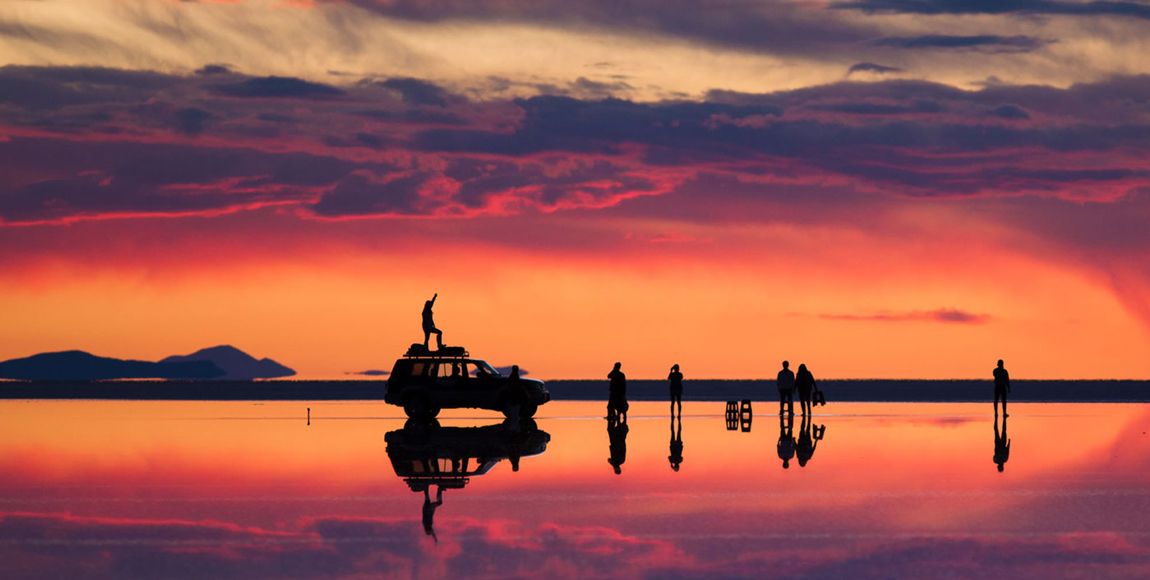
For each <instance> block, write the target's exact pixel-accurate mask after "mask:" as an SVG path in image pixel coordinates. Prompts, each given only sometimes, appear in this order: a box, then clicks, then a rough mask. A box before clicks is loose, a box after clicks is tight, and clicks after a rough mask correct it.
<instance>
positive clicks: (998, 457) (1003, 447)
mask: <svg viewBox="0 0 1150 580" xmlns="http://www.w3.org/2000/svg"><path fill="white" fill-rule="evenodd" d="M1009 459H1010V439H1009V438H1008V437H1007V436H1006V413H1005V412H1003V414H1002V434H1001V435H1000V434H999V433H998V417H997V416H995V417H994V462H995V463H997V464H998V471H999V473H1001V472H1002V470H1003V469H1006V462H1007V460H1009Z"/></svg>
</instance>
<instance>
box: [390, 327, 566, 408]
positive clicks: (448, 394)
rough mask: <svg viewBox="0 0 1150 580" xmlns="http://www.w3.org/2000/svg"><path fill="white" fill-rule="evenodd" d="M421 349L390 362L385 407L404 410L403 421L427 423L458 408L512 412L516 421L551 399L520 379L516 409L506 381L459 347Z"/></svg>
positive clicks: (540, 386)
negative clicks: (516, 415)
mask: <svg viewBox="0 0 1150 580" xmlns="http://www.w3.org/2000/svg"><path fill="white" fill-rule="evenodd" d="M417 347H420V348H417ZM422 347H423V345H421V344H419V345H412V348H411V349H410V350H408V352H407V354H406V355H404V357H403V358H401V359H399V360H397V361H395V366H394V367H392V369H391V375H390V376H389V377H388V379H387V390H386V392H385V393H384V395H383V400H384V402H386V403H389V404H392V405H399V406H401V407H403V410H404V412H405V413H407V416H408V417H412V418H418V419H430V418H433V417H435V416H436V415H438V414H439V411H440V409H460V408H472V409H490V410H492V411H499V412H501V413H503V414H504V415H505V416H507V417H511V416H512V414H513V413H514V412H515V410H516V409H515V407H518V413H519V416H520V417H533V416H534V415H535V411H536V410H537V409H538V408H539V405H542V404H543V403H546V402H547V401H550V400H551V393H549V392H547V389H546V388H545V387H544V386H543V381H538V380H535V379H525V378H521V379H519V385H520V386H521V387H522V392H523V393H525V394H526V402H522V401H521V402H520V404H518V405H515V404H514V403H515V396H514V394H513V393H511V392H510V390H509V389H508V377H505V376H503V375H500V374H499V371H496V370H495V369H493V368H491V365H489V364H487V362H485V361H482V360H479V359H473V358H470V355H469V354H468V353H467V351H465V350H463V349H462V348H460V347H444V348H441V349H440V350H438V351H431V352H428V351H427V350H426V349H425V348H422Z"/></svg>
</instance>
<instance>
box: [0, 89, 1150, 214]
mask: <svg viewBox="0 0 1150 580" xmlns="http://www.w3.org/2000/svg"><path fill="white" fill-rule="evenodd" d="M226 78H227V80H228V82H226V83H223V84H221V82H220V76H218V75H201V74H190V75H187V76H177V75H160V74H155V73H146V74H145V73H125V72H121V71H114V70H107V69H89V68H80V69H73V68H63V69H53V68H44V67H5V68H3V69H0V86H2V85H4V84H5V83H8V86H13V87H24V88H23V89H21V90H18V91H15V92H11V93H0V98H7V99H8V101H9V106H8V107H5V108H2V109H0V123H3V124H4V125H5V126H7V127H9V128H10V129H9V131H8V133H9V134H8V135H7V139H6V141H4V142H0V153H3V157H0V221H2V222H3V223H6V224H33V223H65V222H70V221H76V220H84V219H107V218H122V217H141V216H186V215H199V216H204V215H219V214H224V213H231V212H236V211H243V210H247V209H255V208H261V207H267V206H273V205H274V206H283V207H285V208H290V209H292V210H293V213H294V214H295V215H298V216H301V217H304V218H307V217H317V218H321V219H345V218H365V217H438V218H465V217H474V216H480V215H510V214H517V213H524V212H535V211H541V212H552V211H560V210H566V209H574V208H604V207H611V206H614V205H617V204H619V203H621V202H622V201H624V200H629V199H634V198H637V197H643V196H653V195H659V194H662V193H666V192H669V191H672V190H673V189H674V188H676V187H677V186H678V185H679V184H682V183H684V182H686V181H687V180H689V179H692V178H694V177H696V176H698V175H700V174H701V173H710V174H714V175H726V176H729V177H737V178H739V179H743V180H745V181H747V182H753V183H756V184H758V185H757V187H758V188H759V189H760V191H762V192H763V193H762V194H763V195H766V194H767V193H766V192H767V191H768V189H769V186H778V185H782V184H818V185H821V186H833V185H846V184H849V185H851V186H852V187H855V188H857V189H859V190H862V191H869V192H883V193H884V194H898V195H903V196H910V197H944V198H948V197H971V196H1019V195H1040V196H1046V197H1051V196H1053V197H1059V198H1064V199H1074V200H1092V201H1111V200H1114V199H1118V198H1121V197H1122V196H1124V195H1127V194H1128V193H1129V192H1130V191H1134V190H1136V189H1137V188H1140V187H1146V186H1150V168H1146V167H1145V166H1144V164H1143V163H1141V162H1140V161H1139V159H1141V158H1143V157H1144V156H1146V155H1148V154H1150V124H1148V123H1147V122H1146V118H1147V117H1146V115H1147V114H1148V113H1150V96H1148V95H1150V77H1116V78H1112V79H1108V80H1106V81H1101V82H1097V83H1083V84H1078V85H1073V86H1071V87H1068V88H1065V89H1060V88H1055V87H1034V86H1013V85H993V86H987V87H984V88H982V89H979V90H975V91H966V90H960V89H956V88H954V87H950V86H947V85H941V84H937V83H928V82H923V81H911V80H884V81H879V82H871V83H856V82H839V83H833V84H829V85H821V86H815V87H808V88H803V89H797V90H789V91H776V92H768V93H740V92H735V91H720V90H715V91H710V92H708V93H707V94H706V95H705V96H704V98H703V99H702V100H699V101H679V100H676V101H661V102H653V103H641V102H633V101H629V100H624V99H618V98H575V97H571V96H566V97H563V96H537V97H532V98H526V99H512V100H500V99H494V100H488V101H472V100H468V99H465V98H463V97H459V96H456V95H453V94H450V93H446V92H444V91H445V89H442V88H441V87H437V86H436V85H433V84H431V83H423V82H413V80H412V79H406V80H404V82H403V83H402V84H399V85H396V84H394V83H393V84H392V87H391V88H389V87H387V86H381V85H379V84H375V83H370V82H369V83H362V82H361V83H352V84H350V85H347V86H345V87H343V88H339V89H334V88H332V87H328V86H327V85H318V84H314V83H307V82H305V81H300V80H298V79H286V77H255V78H253V77H244V76H243V75H240V74H236V73H229V74H228V75H227V76H226ZM269 79H272V81H271V82H268V80H269ZM392 80H395V79H392ZM387 82H391V81H384V83H385V84H386V83H387ZM589 82H591V81H589ZM21 83H23V84H21ZM584 84H585V85H586V87H585V88H586V89H588V90H590V89H592V88H595V87H593V86H592V85H590V84H588V83H584ZM29 87H33V88H34V90H33V89H30V88H29ZM220 87H231V88H227V89H223V90H221V88H220ZM396 87H400V88H402V89H403V91H406V93H404V94H406V95H407V99H406V102H405V101H404V99H403V98H399V99H397V98H396V91H399V90H400V88H396ZM329 89H331V90H329ZM333 91H338V92H333ZM401 92H402V91H401ZM335 95H339V96H338V98H331V97H333V96H335ZM237 96H242V97H243V98H236V97H237ZM40 97H42V98H40ZM248 97H268V98H248ZM273 97H274V98H273ZM298 99H306V100H307V106H306V107H301V106H300V103H299V101H298ZM724 195H726V193H725V192H724V191H723V190H719V191H716V192H714V193H713V194H712V195H711V200H712V201H711V203H718V202H720V201H721V198H722V197H723V196H724Z"/></svg>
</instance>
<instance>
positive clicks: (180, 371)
mask: <svg viewBox="0 0 1150 580" xmlns="http://www.w3.org/2000/svg"><path fill="white" fill-rule="evenodd" d="M292 375H295V371H294V370H292V369H290V368H288V367H285V366H283V365H281V364H279V363H277V362H275V361H273V360H271V359H267V358H265V359H262V360H257V359H256V358H255V357H252V356H251V355H249V354H247V353H245V352H244V351H242V350H240V349H238V348H235V347H232V346H216V347H212V348H205V349H203V350H199V351H196V352H194V353H192V354H189V355H185V356H170V357H168V358H165V359H163V360H161V361H159V362H149V361H141V360H121V359H117V358H106V357H100V356H96V355H93V354H89V353H86V352H84V351H80V350H69V351H64V352H48V353H42V354H37V355H33V356H30V357H27V358H18V359H12V360H7V361H4V362H0V379H16V380H25V381H104V380H112V379H201V380H203V379H218V380H251V379H274V378H278V377H290V376H292Z"/></svg>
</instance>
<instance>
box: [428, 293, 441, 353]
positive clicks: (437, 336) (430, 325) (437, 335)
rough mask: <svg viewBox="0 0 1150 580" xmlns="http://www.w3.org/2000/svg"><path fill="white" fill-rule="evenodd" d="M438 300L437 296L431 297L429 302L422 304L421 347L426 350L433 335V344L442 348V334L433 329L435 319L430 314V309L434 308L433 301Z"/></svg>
mask: <svg viewBox="0 0 1150 580" xmlns="http://www.w3.org/2000/svg"><path fill="white" fill-rule="evenodd" d="M436 298H439V294H436V295H435V296H432V297H431V300H428V301H427V302H424V303H423V346H424V348H427V345H428V343H429V342H431V335H433V334H434V335H435V343H436V345H437V348H443V332H441V331H440V330H439V329H438V328H436V327H435V319H434V318H433V317H432V314H431V307H432V306H435V299H436Z"/></svg>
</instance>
